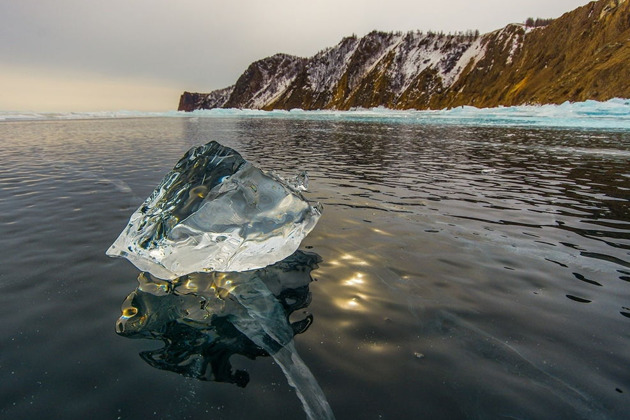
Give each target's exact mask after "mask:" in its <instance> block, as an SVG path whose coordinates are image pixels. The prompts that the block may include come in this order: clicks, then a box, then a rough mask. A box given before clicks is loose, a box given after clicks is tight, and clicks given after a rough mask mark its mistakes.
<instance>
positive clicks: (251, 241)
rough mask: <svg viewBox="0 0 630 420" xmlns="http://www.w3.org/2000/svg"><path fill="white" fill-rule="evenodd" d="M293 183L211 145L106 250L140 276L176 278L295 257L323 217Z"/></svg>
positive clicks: (183, 165)
mask: <svg viewBox="0 0 630 420" xmlns="http://www.w3.org/2000/svg"><path fill="white" fill-rule="evenodd" d="M296 180H297V181H296V183H295V185H290V184H289V183H288V182H286V181H285V180H283V179H281V178H280V177H278V176H277V175H274V174H271V173H266V172H264V171H262V170H260V169H258V168H257V167H255V166H254V165H252V164H251V163H249V162H247V161H245V159H243V158H242V157H241V155H239V154H238V152H236V151H235V150H233V149H230V148H229V147H225V146H222V145H220V144H219V143H217V142H210V143H208V144H206V145H203V146H198V147H194V148H192V149H190V150H189V151H188V152H187V153H186V154H185V155H184V157H183V158H182V159H181V160H180V161H179V162H178V163H177V164H176V165H175V168H173V170H172V171H171V172H169V173H168V174H167V175H166V176H165V177H164V179H163V180H162V181H161V182H160V184H159V185H158V186H157V187H156V189H155V190H154V191H153V193H152V194H151V196H149V198H147V199H146V200H145V202H144V203H143V204H142V205H141V206H140V207H139V208H138V209H137V210H136V211H135V212H134V213H133V214H132V215H131V218H130V219H129V223H128V225H127V227H126V228H125V229H124V230H123V232H122V233H121V234H120V236H119V237H118V239H116V241H115V242H114V243H113V244H112V246H111V247H110V248H109V249H108V250H107V255H109V256H111V257H124V258H127V259H128V260H129V261H131V262H132V263H133V264H134V265H135V266H136V267H138V268H139V269H140V270H142V271H148V272H149V273H151V274H153V275H154V276H156V277H159V278H163V279H174V278H176V277H181V276H183V275H186V274H189V273H194V272H210V271H246V270H252V269H256V268H262V267H265V266H267V265H269V264H273V263H275V262H277V261H280V260H282V259H284V258H285V257H287V256H289V255H291V254H292V253H293V252H294V251H295V250H297V248H298V247H299V246H300V243H301V242H302V240H303V239H304V237H305V236H306V235H308V233H309V232H310V231H311V230H312V229H313V228H314V227H315V224H316V223H317V221H318V220H319V217H320V216H321V205H320V204H319V203H314V204H311V203H310V202H308V201H307V200H306V199H304V197H303V196H302V194H301V192H300V190H304V189H305V186H306V185H305V184H306V181H307V179H306V175H305V174H302V175H301V176H299V177H298V178H296Z"/></svg>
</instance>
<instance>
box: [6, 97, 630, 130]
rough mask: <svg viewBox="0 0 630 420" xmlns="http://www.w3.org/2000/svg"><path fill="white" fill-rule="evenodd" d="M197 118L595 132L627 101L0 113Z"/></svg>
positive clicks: (628, 116) (618, 117) (628, 114)
mask: <svg viewBox="0 0 630 420" xmlns="http://www.w3.org/2000/svg"><path fill="white" fill-rule="evenodd" d="M143 117H169V118H182V117H199V118H213V117H215V118H216V117H221V118H248V117H256V118H288V119H306V120H314V121H335V120H343V121H365V122H375V123H399V124H435V125H445V124H446V125H481V126H499V127H501V126H533V127H566V128H584V129H589V128H596V129H620V130H625V129H630V99H621V98H615V99H611V100H609V101H606V102H598V101H586V102H574V103H570V102H565V103H563V104H561V105H522V106H512V107H498V108H475V107H473V106H464V107H458V108H452V109H444V110H428V111H416V110H390V109H385V108H372V109H353V110H349V111H336V110H319V111H304V110H301V109H294V110H290V111H284V110H274V111H261V110H248V109H210V110H197V111H193V112H181V111H167V112H139V111H102V112H64V113H55V112H17V111H16V112H11V111H0V121H29V120H69V119H89V118H143Z"/></svg>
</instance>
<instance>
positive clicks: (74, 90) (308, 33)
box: [0, 0, 588, 111]
mask: <svg viewBox="0 0 630 420" xmlns="http://www.w3.org/2000/svg"><path fill="white" fill-rule="evenodd" d="M587 3H588V1H584V0H512V1H505V0H478V1H470V0H449V1H436V0H387V1H385V0H379V1H376V0H232V1H229V2H228V1H225V0H222V1H218V0H108V1H92V0H0V110H3V111H9V110H20V111H22V110H31V111H101V110H121V109H133V110H155V111H164V110H170V109H175V108H176V107H177V102H178V100H179V95H180V93H181V92H182V91H184V90H188V91H195V92H209V91H211V90H213V89H218V88H222V87H226V86H229V85H231V84H233V83H234V82H235V81H236V79H237V78H238V77H239V76H240V74H241V73H242V72H243V71H244V70H245V69H246V68H247V66H248V65H249V64H250V63H251V62H252V61H255V60H258V59H261V58H264V57H267V56H270V55H273V54H275V53H278V52H284V53H288V54H294V55H299V56H305V57H308V56H312V55H314V54H315V53H317V51H319V50H321V49H324V48H326V47H330V46H333V45H335V44H337V43H338V42H339V41H340V40H341V38H343V37H344V36H347V35H351V34H353V33H355V34H357V35H359V36H362V35H365V34H366V33H368V32H370V31H371V30H373V29H378V30H384V31H397V30H401V31H407V30H416V29H421V30H424V31H427V30H435V31H444V32H449V31H453V32H454V31H460V30H461V31H464V30H467V29H479V30H480V31H481V32H482V33H485V32H489V31H492V30H495V29H498V28H501V27H503V26H505V25H506V24H508V23H510V22H524V21H525V19H526V18H528V17H534V18H535V17H542V18H548V17H552V18H555V17H558V16H560V15H562V14H563V13H565V12H568V11H570V10H573V9H575V8H576V7H578V6H582V5H584V4H587Z"/></svg>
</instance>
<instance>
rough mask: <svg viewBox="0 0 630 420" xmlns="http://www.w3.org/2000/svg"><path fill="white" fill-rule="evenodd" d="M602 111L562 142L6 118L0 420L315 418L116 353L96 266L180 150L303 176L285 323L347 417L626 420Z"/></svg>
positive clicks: (286, 123)
mask: <svg viewBox="0 0 630 420" xmlns="http://www.w3.org/2000/svg"><path fill="white" fill-rule="evenodd" d="M613 105H615V106H616V108H615V110H616V111H615V112H616V113H617V114H615V112H612V114H611V115H608V116H605V115H604V116H602V115H601V114H593V113H592V112H591V113H590V114H589V113H588V112H587V111H583V112H584V115H586V116H584V115H578V116H577V117H576V116H575V112H576V111H571V112H573V113H574V114H573V116H570V117H568V118H567V119H566V120H567V121H569V120H570V121H573V122H572V123H571V124H568V123H566V124H542V123H537V122H536V121H534V120H532V118H534V117H532V116H531V115H529V116H528V115H526V116H525V117H523V116H522V115H521V116H520V117H518V118H521V120H520V121H522V123H514V121H512V120H506V119H505V118H504V117H505V116H501V117H500V118H499V117H497V118H498V121H499V122H496V121H497V120H493V121H495V122H492V123H488V118H490V119H491V117H487V115H486V117H483V116H482V117H480V116H479V115H477V117H468V116H464V117H460V118H459V119H457V118H456V116H454V115H455V114H454V113H453V112H455V113H456V112H457V111H455V110H454V111H453V112H452V113H451V114H448V115H450V116H449V117H448V121H440V120H439V118H438V119H437V120H431V119H430V118H429V117H422V118H425V119H426V120H427V121H430V122H429V123H427V122H426V121H423V120H422V118H420V117H418V115H421V114H417V115H416V117H415V119H413V120H412V121H411V120H410V119H409V118H406V119H405V118H402V117H393V116H392V115H386V114H387V112H381V113H380V114H379V112H377V111H365V112H363V114H361V113H360V112H357V113H354V114H348V116H344V115H345V114H343V113H332V112H331V113H328V114H325V113H323V114H320V115H319V116H318V115H317V113H300V112H292V113H277V114H276V115H272V114H264V113H255V112H254V113H241V114H239V113H238V112H233V113H232V114H229V115H220V114H219V113H215V114H214V115H208V114H206V115H204V114H200V115H187V116H182V115H176V117H172V116H161V115H158V116H153V117H151V118H111V117H112V116H111V115H110V116H108V117H110V118H103V119H96V118H94V117H95V116H98V115H83V116H79V117H80V118H84V119H68V118H71V117H72V116H51V115H47V116H46V115H44V116H39V117H32V115H31V117H28V118H27V117H25V116H24V115H21V116H20V115H17V114H15V113H14V114H12V115H11V116H10V117H7V115H8V114H5V115H4V117H3V118H4V122H0V156H1V157H2V165H1V166H0V229H1V230H0V232H1V235H0V253H1V255H2V270H0V288H1V293H0V314H1V316H2V319H3V322H2V324H1V326H0V349H1V352H0V378H1V380H0V417H2V418H18V419H20V418H64V419H84V418H90V419H92V420H98V419H118V418H119V419H140V418H142V419H149V418H156V419H217V420H219V419H278V418H283V419H300V418H305V414H304V411H303V409H302V405H301V403H300V401H299V399H298V398H297V396H296V393H295V391H294V390H293V389H292V388H291V387H290V386H289V385H288V383H287V380H286V378H285V376H284V374H283V372H282V370H281V369H280V368H279V367H278V366H277V365H276V364H275V363H274V361H273V359H272V358H271V357H266V356H264V355H258V356H257V357H256V358H255V359H254V360H252V359H251V358H249V357H246V356H247V353H246V352H245V354H243V353H238V352H236V353H234V354H233V355H232V356H231V357H229V361H230V363H231V367H232V368H233V369H234V371H243V372H246V375H247V377H248V380H247V382H246V383H245V384H243V383H242V382H241V383H240V386H238V385H239V384H233V383H226V382H216V381H212V380H208V381H199V380H196V379H192V378H188V377H185V376H182V375H178V374H177V373H174V372H172V371H167V370H161V369H156V368H154V367H152V366H150V365H149V364H148V363H146V362H145V360H143V359H142V358H141V357H139V356H138V354H139V353H141V352H146V351H152V350H157V349H160V348H161V347H163V346H164V344H163V343H162V342H161V341H160V340H144V339H140V340H132V339H128V338H125V337H121V336H119V335H117V334H116V332H115V324H116V321H117V319H118V318H119V316H120V314H121V303H122V302H123V301H124V300H125V298H126V297H127V295H129V293H131V292H132V291H134V290H135V289H136V287H137V286H138V282H137V280H136V279H137V277H138V274H139V272H138V270H137V269H136V268H135V267H134V266H133V265H131V264H130V263H129V262H127V261H125V260H122V259H111V258H108V257H106V256H105V250H106V249H107V248H108V247H109V246H110V245H111V243H112V242H113V241H114V239H116V237H117V236H118V234H119V233H120V231H121V230H122V229H123V227H124V226H125V225H126V223H127V219H128V218H129V216H130V215H131V213H132V212H133V211H134V210H135V209H136V208H137V207H138V205H139V204H140V203H141V202H142V201H143V200H144V199H145V198H146V197H147V195H148V194H149V193H150V192H151V191H152V190H153V188H154V187H155V186H156V185H157V183H158V182H159V181H160V180H161V178H162V177H163V176H164V174H165V173H166V172H168V171H169V170H170V169H171V168H172V167H173V165H174V164H175V162H177V160H178V159H179V158H180V157H181V156H182V155H183V154H184V152H185V151H186V150H188V149H189V148H190V147H191V146H193V145H199V144H203V143H206V142H208V141H210V140H216V141H219V142H221V143H222V144H224V145H226V146H229V147H232V148H234V149H236V150H238V151H239V152H240V153H241V154H242V155H243V157H244V158H246V159H247V160H249V161H252V162H254V163H256V164H257V165H258V166H260V167H261V168H263V169H266V170H275V171H277V172H278V173H280V174H281V175H284V176H287V177H289V176H292V175H295V174H296V173H297V172H298V171H299V170H308V172H309V176H310V189H309V191H308V192H307V193H306V194H305V195H306V196H307V198H309V199H311V200H316V201H319V202H321V203H322V204H323V206H324V213H323V216H322V218H321V219H320V221H319V223H318V225H317V226H316V227H315V229H314V230H313V232H312V233H311V234H310V235H309V236H308V237H307V238H306V240H305V241H304V242H303V243H302V247H301V249H302V250H304V251H307V252H310V253H314V254H317V255H318V256H319V258H321V261H320V262H319V263H318V264H317V266H318V267H317V268H316V269H314V270H313V271H312V272H311V275H312V276H313V277H314V278H315V279H316V280H317V281H314V282H312V283H310V285H309V292H310V296H309V297H308V299H310V303H308V302H309V301H308V299H307V298H306V297H304V299H305V303H308V306H307V307H306V308H305V309H300V310H299V312H300V313H301V314H302V313H303V312H304V311H306V312H308V313H309V314H312V316H313V323H312V325H310V327H308V329H306V330H305V331H303V332H301V333H300V334H298V335H296V336H295V340H294V343H295V347H296V349H297V351H298V353H299V354H300V356H301V357H302V359H303V360H304V362H305V364H306V365H307V366H308V367H309V368H310V370H311V372H312V373H313V375H314V377H315V378H316V379H317V381H318V383H319V386H320V387H321V389H322V391H323V393H324V394H325V396H326V398H327V399H328V402H329V403H330V406H331V407H332V410H333V412H334V413H335V416H336V418H337V419H339V420H341V419H420V418H426V419H458V418H467V419H470V418H520V419H526V418H529V419H534V418H535V419H579V418H583V419H598V418H601V419H622V418H625V415H627V413H628V412H629V411H630V400H629V398H630V377H629V376H628V374H627V366H629V365H630V352H629V351H628V348H629V347H630V128H626V127H625V126H624V124H627V119H628V115H626V114H624V113H623V110H624V109H626V111H627V105H624V104H623V103H622V102H618V103H616V104H613ZM602 106H604V105H602ZM624 107H625V108H624ZM550 110H551V111H553V112H560V111H557V110H558V107H556V108H549V109H548V110H546V111H545V112H546V113H547V114H549V112H551V111H550ZM370 112H372V114H369V113H370ZM459 112H460V113H465V114H467V115H468V114H470V113H476V112H477V113H478V112H479V111H478V110H477V111H475V110H466V109H464V110H461V111H459ZM502 112H503V113H504V114H505V113H508V114H509V113H510V112H516V111H511V110H510V109H507V110H504V111H502ZM532 112H533V111H532ZM553 112H551V117H546V118H548V119H549V118H551V120H552V121H555V120H554V118H556V120H559V119H561V117H560V116H559V114H553ZM533 113H535V112H533ZM361 115H363V116H361ZM374 115H376V116H374ZM379 115H380V116H379ZM399 115H402V114H399ZM422 115H425V114H422ZM426 115H429V114H426ZM589 115H590V117H589ZM615 115H616V116H615ZM101 116H103V115H101ZM123 116H127V117H128V116H134V115H123ZM429 116H430V115H429ZM539 117H540V115H539V116H538V117H537V118H539ZM436 118H437V117H436ZM484 118H485V119H484ZM583 118H586V119H587V120H585V121H584V122H583V126H582V127H580V126H579V121H580V119H583ZM588 118H591V119H588ZM528 121H529V124H528ZM576 121H577V122H576ZM593 121H596V123H593ZM602 121H604V122H605V124H604V123H602ZM615 121H616V122H615ZM179 350H180V351H184V350H183V349H181V348H180V349H179ZM251 356H252V355H251V354H250V357H251ZM215 377H216V375H215ZM241 377H242V376H241ZM210 379H212V378H210ZM243 385H244V386H243Z"/></svg>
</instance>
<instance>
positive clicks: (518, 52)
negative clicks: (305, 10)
mask: <svg viewBox="0 0 630 420" xmlns="http://www.w3.org/2000/svg"><path fill="white" fill-rule="evenodd" d="M629 40H630V2H628V1H626V0H599V1H594V2H591V3H589V4H587V5H585V6H582V7H579V8H577V9H575V10H573V11H571V12H568V13H565V14H564V15H562V16H561V17H559V18H558V19H554V20H538V21H535V20H533V19H528V20H527V21H526V22H525V23H524V24H509V25H507V26H505V27H504V28H502V29H499V30H496V31H494V32H489V33H487V34H482V35H480V34H479V33H478V32H475V31H467V32H461V33H457V34H444V33H434V32H421V31H416V32H407V33H402V32H397V33H385V32H376V31H374V32H371V33H369V34H367V35H366V36H364V37H362V38H358V37H356V36H350V37H347V38H344V39H343V40H341V42H340V43H339V44H337V45H336V46H334V47H331V48H327V49H325V50H323V51H320V52H319V53H317V54H316V55H315V56H313V57H310V58H302V57H295V56H291V55H287V54H276V55H274V56H272V57H268V58H265V59H262V60H259V61H256V62H254V63H252V64H251V65H250V66H249V67H248V68H247V70H245V72H244V73H243V74H242V75H241V76H240V77H239V78H238V80H237V81H236V83H235V84H234V85H232V86H229V87H227V88H224V89H219V90H215V91H213V92H210V93H191V92H184V93H183V94H182V95H181V97H180V101H179V107H178V109H179V110H180V111H193V110H196V109H212V108H249V109H263V110H272V109H293V108H301V109H305V110H314V109H340V110H347V109H351V108H355V107H362V108H371V107H378V106H384V107H387V108H391V109H443V108H449V107H457V106H461V105H472V106H476V107H495V106H500V105H504V106H512V105H522V104H548V103H562V102H565V101H584V100H587V99H594V100H600V101H605V100H608V99H611V98H613V97H623V98H629V97H630V82H629V80H630V42H629Z"/></svg>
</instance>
